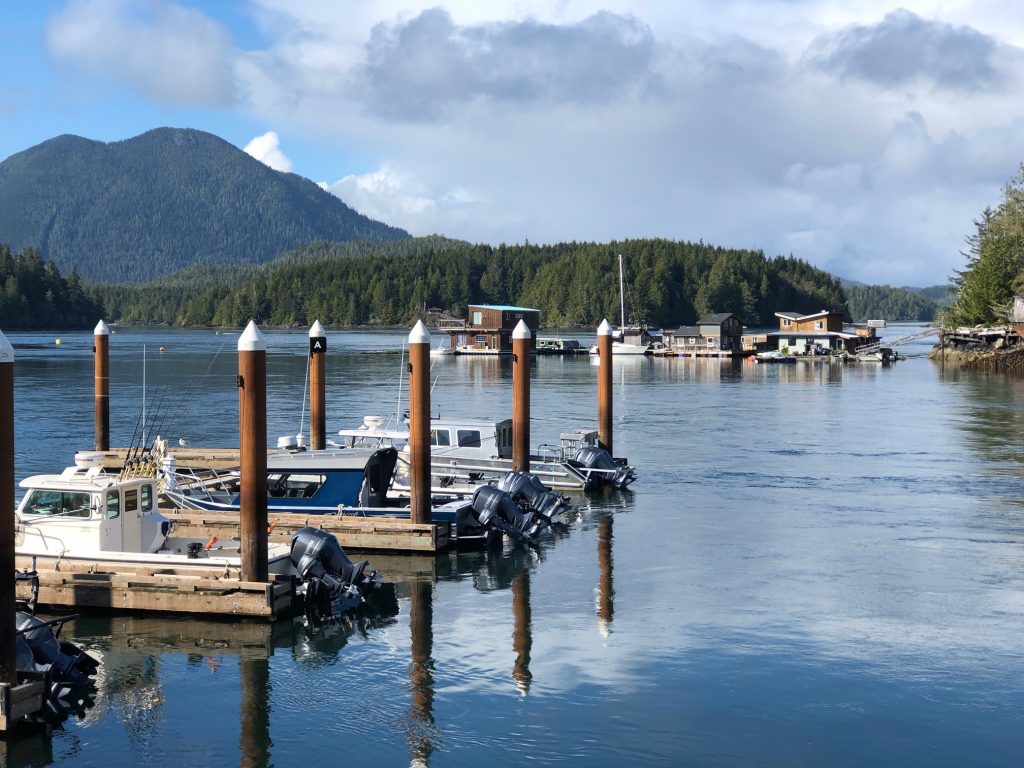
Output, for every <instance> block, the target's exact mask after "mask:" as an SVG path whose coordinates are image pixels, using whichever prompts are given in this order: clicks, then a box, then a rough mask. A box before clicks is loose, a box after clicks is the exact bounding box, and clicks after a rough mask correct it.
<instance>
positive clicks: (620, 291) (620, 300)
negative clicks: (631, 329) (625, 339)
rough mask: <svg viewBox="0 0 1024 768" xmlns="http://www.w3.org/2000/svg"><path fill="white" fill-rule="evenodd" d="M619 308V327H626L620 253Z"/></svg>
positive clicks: (624, 291) (624, 293)
mask: <svg viewBox="0 0 1024 768" xmlns="http://www.w3.org/2000/svg"><path fill="white" fill-rule="evenodd" d="M619 310H620V311H621V312H622V325H620V326H619V328H625V327H626V288H625V283H624V282H623V280H622V254H621V253H620V254H619Z"/></svg>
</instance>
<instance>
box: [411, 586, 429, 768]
mask: <svg viewBox="0 0 1024 768" xmlns="http://www.w3.org/2000/svg"><path fill="white" fill-rule="evenodd" d="M409 587H410V589H411V594H410V595H409V631H410V633H411V635H412V660H411V663H410V664H409V692H410V693H411V694H412V702H411V704H410V705H409V752H410V755H411V757H412V762H413V765H428V764H429V763H430V756H431V754H433V752H434V744H433V742H432V740H431V738H430V734H431V731H432V730H433V726H434V659H433V658H432V655H433V652H434V602H433V593H432V590H433V588H434V586H433V584H431V583H430V582H429V581H414V582H412V583H411V584H410V585H409Z"/></svg>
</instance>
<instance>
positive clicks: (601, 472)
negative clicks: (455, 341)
mask: <svg viewBox="0 0 1024 768" xmlns="http://www.w3.org/2000/svg"><path fill="white" fill-rule="evenodd" d="M403 426H405V425H403ZM338 434H339V436H340V437H341V440H342V442H343V444H344V445H345V446H348V447H350V448H354V449H356V448H363V449H366V450H371V449H381V448H384V447H393V448H395V449H396V450H397V459H398V463H397V466H396V468H395V478H394V481H393V483H392V490H393V492H394V493H407V492H408V487H409V478H408V474H409V442H408V441H409V432H408V429H407V428H406V429H389V428H387V426H386V425H385V423H384V419H383V418H381V417H380V416H366V417H364V418H363V423H362V424H361V425H360V426H359V427H357V428H355V429H342V430H341V431H340V432H339V433H338ZM597 443H598V440H597V432H596V431H593V430H576V431H574V432H566V433H562V434H561V435H560V441H559V444H558V445H541V446H539V447H538V448H537V449H536V450H535V451H532V452H531V456H530V468H529V471H530V474H532V475H536V476H537V478H538V479H540V481H541V482H542V483H543V484H544V485H545V486H547V487H548V488H550V489H552V490H555V491H559V492H561V491H567V490H592V489H594V488H599V487H603V486H612V487H615V488H625V487H626V486H628V485H629V484H630V483H632V482H633V481H634V480H636V470H635V469H633V468H632V467H630V466H629V464H628V462H627V461H626V460H625V459H614V458H612V457H611V455H609V454H608V452H607V451H606V450H604V448H602V447H600V446H599V445H598V444H597ZM430 455H431V466H430V474H431V491H432V492H434V493H456V494H464V495H470V494H472V493H473V492H474V491H475V490H476V488H477V487H478V486H479V485H480V484H482V483H488V482H492V483H493V482H497V481H499V480H500V479H501V478H502V477H503V476H504V475H506V474H507V473H508V472H511V471H512V420H511V419H503V420H501V421H493V420H490V419H479V418H468V417H465V418H462V417H440V416H439V417H437V418H432V419H431V421H430Z"/></svg>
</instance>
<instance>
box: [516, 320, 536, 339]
mask: <svg viewBox="0 0 1024 768" xmlns="http://www.w3.org/2000/svg"><path fill="white" fill-rule="evenodd" d="M512 338H513V339H530V338H533V334H532V333H530V326H528V325H527V324H526V321H525V320H520V321H519V322H518V323H517V324H516V328H515V330H514V331H512Z"/></svg>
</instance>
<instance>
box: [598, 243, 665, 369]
mask: <svg viewBox="0 0 1024 768" xmlns="http://www.w3.org/2000/svg"><path fill="white" fill-rule="evenodd" d="M619 311H620V313H621V314H620V316H621V319H622V324H621V325H620V326H619V328H618V330H617V331H614V332H613V334H612V354H613V355H649V354H650V353H651V351H652V349H651V346H652V343H653V341H654V338H653V336H651V334H650V332H649V331H650V329H648V328H646V327H644V326H637V325H633V326H627V325H626V289H625V282H624V280H623V273H622V254H621V253H620V254H619ZM658 333H660V332H658ZM590 354H592V355H596V354H597V345H596V344H595V345H593V346H592V347H591V348H590Z"/></svg>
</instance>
